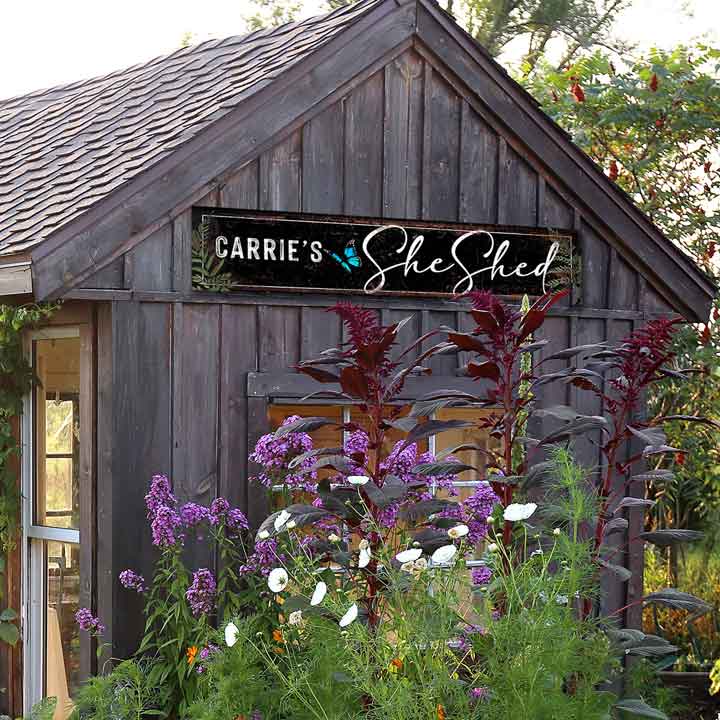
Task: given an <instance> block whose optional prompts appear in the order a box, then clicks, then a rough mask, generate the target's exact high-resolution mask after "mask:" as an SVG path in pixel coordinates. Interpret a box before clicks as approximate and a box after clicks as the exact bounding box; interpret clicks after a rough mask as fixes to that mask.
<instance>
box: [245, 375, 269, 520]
mask: <svg viewBox="0 0 720 720" xmlns="http://www.w3.org/2000/svg"><path fill="white" fill-rule="evenodd" d="M250 374H252V373H250ZM248 377H249V375H248ZM268 432H270V418H269V416H268V398H267V397H264V396H262V397H248V400H247V438H248V449H249V450H252V448H254V447H255V444H256V443H257V441H258V440H259V439H260V438H261V437H262V436H263V435H264V434H265V433H268ZM259 470H260V467H259V466H258V465H256V464H254V463H253V462H251V461H249V462H248V474H249V476H252V475H253V474H255V473H256V472H258V471H259ZM247 493H248V500H247V507H248V511H247V517H248V520H249V521H250V527H251V528H252V529H256V528H257V527H258V526H259V525H260V523H261V522H262V521H263V520H264V519H265V518H266V517H267V514H268V511H269V503H268V497H267V491H266V490H265V489H264V488H263V487H260V486H259V485H258V484H256V483H251V484H249V485H248V488H247Z"/></svg>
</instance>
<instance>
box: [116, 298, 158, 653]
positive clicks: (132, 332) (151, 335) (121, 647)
mask: <svg viewBox="0 0 720 720" xmlns="http://www.w3.org/2000/svg"><path fill="white" fill-rule="evenodd" d="M171 317H172V316H171V309H170V306H169V305H166V304H164V303H138V302H114V303H113V308H112V321H113V338H114V342H113V368H112V370H113V395H112V407H113V433H112V439H113V443H114V445H113V453H112V508H113V509H112V533H113V544H112V558H113V561H112V566H113V571H112V579H113V582H112V588H113V590H112V593H113V602H112V609H113V618H112V622H113V628H114V630H115V632H114V633H113V648H112V651H113V655H114V656H115V657H127V656H129V655H130V654H132V653H133V652H134V651H135V649H136V647H137V643H138V641H139V639H140V636H141V632H142V625H143V620H142V600H141V598H140V597H139V596H136V595H135V594H133V593H128V592H126V591H125V590H123V589H122V588H120V587H119V584H118V583H117V582H116V579H117V576H118V574H119V573H120V572H121V571H122V570H125V569H126V568H133V569H135V570H137V571H138V572H140V573H141V574H143V575H144V576H145V577H151V575H152V568H153V559H154V557H155V550H154V548H153V546H152V541H151V535H150V531H149V529H148V528H147V526H146V524H145V522H144V521H143V518H144V516H145V512H146V511H145V494H146V492H147V488H148V485H149V483H150V479H151V477H152V475H153V474H155V473H162V472H169V470H170V467H171V442H172V441H171V425H170V414H171V394H172V393H171V389H172V385H171V370H170V365H171V349H172V347H171V337H170V336H171ZM120 628H122V631H120Z"/></svg>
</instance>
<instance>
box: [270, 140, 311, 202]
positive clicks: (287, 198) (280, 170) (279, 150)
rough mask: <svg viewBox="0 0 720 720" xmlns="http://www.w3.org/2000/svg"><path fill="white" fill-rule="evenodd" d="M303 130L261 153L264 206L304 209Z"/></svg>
mask: <svg viewBox="0 0 720 720" xmlns="http://www.w3.org/2000/svg"><path fill="white" fill-rule="evenodd" d="M301 164H302V132H300V131H297V132H294V133H292V134H291V135H290V137H288V138H286V139H285V140H283V141H282V142H280V143H278V144H277V145H276V146H275V147H274V148H273V149H272V150H269V151H268V152H266V153H263V154H262V155H261V156H260V208H261V209H262V210H285V211H297V210H300V182H301Z"/></svg>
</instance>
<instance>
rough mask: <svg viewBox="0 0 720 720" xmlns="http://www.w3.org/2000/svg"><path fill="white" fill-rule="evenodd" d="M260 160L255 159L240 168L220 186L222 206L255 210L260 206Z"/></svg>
mask: <svg viewBox="0 0 720 720" xmlns="http://www.w3.org/2000/svg"><path fill="white" fill-rule="evenodd" d="M258 173H259V168H258V161H257V160H253V161H252V162H250V163H248V164H247V165H245V166H243V167H242V168H240V170H238V171H237V172H236V173H235V174H234V175H233V176H232V177H231V178H230V179H229V180H228V181H227V182H226V183H225V185H223V186H222V188H220V207H224V208H234V209H237V210H255V209H257V207H258Z"/></svg>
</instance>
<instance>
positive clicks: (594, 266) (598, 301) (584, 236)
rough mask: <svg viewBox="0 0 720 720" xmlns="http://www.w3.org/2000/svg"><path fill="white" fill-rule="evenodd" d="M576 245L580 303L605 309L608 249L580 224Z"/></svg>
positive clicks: (590, 230) (592, 232)
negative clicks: (580, 258)
mask: <svg viewBox="0 0 720 720" xmlns="http://www.w3.org/2000/svg"><path fill="white" fill-rule="evenodd" d="M578 245H579V247H580V255H581V257H582V277H581V279H580V282H581V286H582V290H581V297H582V303H583V305H587V306H589V307H595V308H604V307H607V306H608V305H607V292H608V283H607V271H608V262H609V258H610V248H609V247H608V246H607V245H606V244H605V243H604V242H602V240H601V239H600V238H599V237H598V236H597V235H596V234H595V232H594V231H593V230H592V229H591V228H590V227H589V226H588V225H587V224H586V223H582V225H581V227H580V230H579V232H578Z"/></svg>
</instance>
